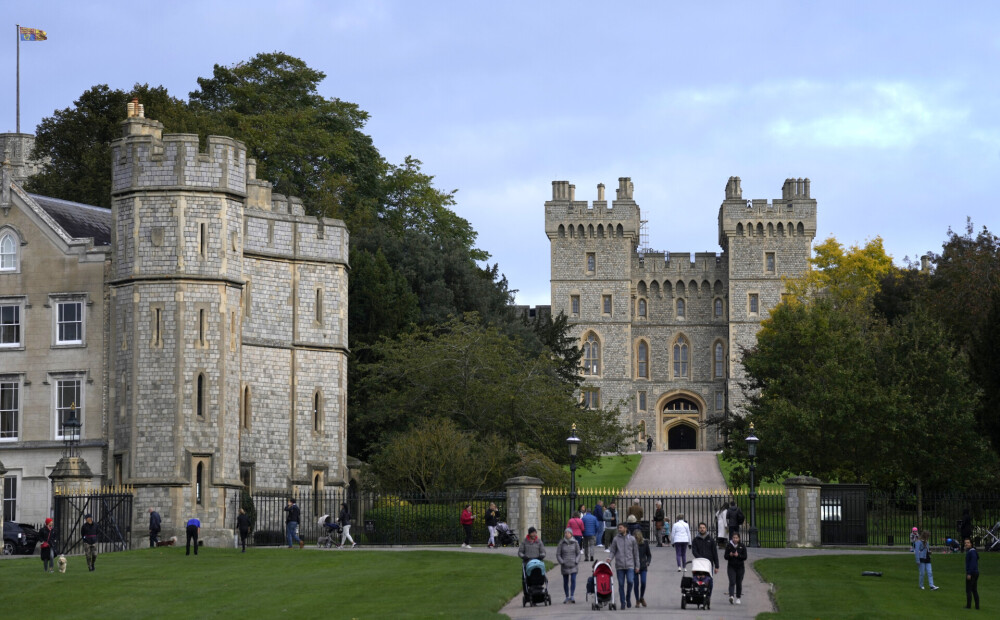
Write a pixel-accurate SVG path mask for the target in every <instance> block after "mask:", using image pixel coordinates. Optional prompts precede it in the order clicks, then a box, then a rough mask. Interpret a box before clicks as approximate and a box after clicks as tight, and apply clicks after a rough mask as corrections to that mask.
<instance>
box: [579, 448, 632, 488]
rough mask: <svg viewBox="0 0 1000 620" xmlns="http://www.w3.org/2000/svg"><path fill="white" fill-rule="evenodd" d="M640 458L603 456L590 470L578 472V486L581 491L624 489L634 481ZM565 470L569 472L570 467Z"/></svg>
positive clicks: (581, 469) (628, 455)
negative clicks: (630, 481)
mask: <svg viewBox="0 0 1000 620" xmlns="http://www.w3.org/2000/svg"><path fill="white" fill-rule="evenodd" d="M640 458H641V457H640V455H638V454H625V455H621V456H619V455H612V456H602V457H601V458H600V460H599V461H598V462H597V464H595V465H593V466H592V467H591V468H590V469H583V468H579V469H577V470H576V486H577V488H580V489H594V488H601V487H610V488H614V489H620V488H623V487H625V486H626V485H627V484H628V481H629V480H631V479H632V474H633V473H634V472H635V468H636V467H638V466H639V459H640ZM565 469H566V471H569V467H566V468H565Z"/></svg>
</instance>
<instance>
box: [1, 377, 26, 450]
mask: <svg viewBox="0 0 1000 620" xmlns="http://www.w3.org/2000/svg"><path fill="white" fill-rule="evenodd" d="M9 385H13V386H14V392H15V394H16V397H17V403H16V405H15V407H14V408H13V409H9V410H4V409H0V442H3V443H10V442H14V441H20V440H21V430H22V428H23V425H22V424H21V421H22V419H23V416H22V413H23V412H24V380H23V377H22V376H20V375H0V403H2V402H3V400H2V394H3V391H4V390H3V387H4V386H9ZM5 411H6V412H13V414H14V424H13V427H14V431H13V433H14V434H13V436H12V437H4V436H3V434H2V429H3V425H2V420H3V413H4V412H5Z"/></svg>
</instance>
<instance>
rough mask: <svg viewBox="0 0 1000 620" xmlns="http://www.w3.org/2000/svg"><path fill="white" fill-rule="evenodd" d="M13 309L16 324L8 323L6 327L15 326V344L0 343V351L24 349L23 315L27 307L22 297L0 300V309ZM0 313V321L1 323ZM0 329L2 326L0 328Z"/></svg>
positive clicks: (0, 314) (0, 315) (0, 316)
mask: <svg viewBox="0 0 1000 620" xmlns="http://www.w3.org/2000/svg"><path fill="white" fill-rule="evenodd" d="M11 306H13V307H15V308H17V322H16V323H9V324H7V325H17V331H18V334H17V342H11V343H6V342H0V349H7V350H9V349H24V337H25V329H24V327H25V325H24V319H25V313H24V310H25V308H26V306H27V304H26V303H25V298H24V297H3V298H0V307H11ZM2 320H3V319H2V313H0V321H2ZM0 329H2V326H0Z"/></svg>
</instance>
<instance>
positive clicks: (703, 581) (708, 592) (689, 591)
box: [681, 558, 712, 609]
mask: <svg viewBox="0 0 1000 620" xmlns="http://www.w3.org/2000/svg"><path fill="white" fill-rule="evenodd" d="M688 605H694V606H695V607H696V608H697V609H711V608H712V561H711V560H709V559H708V558H695V559H693V560H691V576H690V577H687V576H684V577H681V609H687V606H688Z"/></svg>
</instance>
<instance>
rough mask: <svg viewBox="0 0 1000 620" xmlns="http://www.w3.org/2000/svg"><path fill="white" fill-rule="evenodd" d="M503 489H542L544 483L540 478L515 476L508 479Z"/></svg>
mask: <svg viewBox="0 0 1000 620" xmlns="http://www.w3.org/2000/svg"><path fill="white" fill-rule="evenodd" d="M503 485H504V486H505V487H543V486H545V482H543V481H542V479H541V478H532V477H531V476H517V477H514V478H508V479H507V481H506V482H504V483H503Z"/></svg>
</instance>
